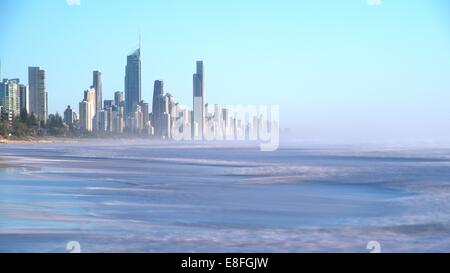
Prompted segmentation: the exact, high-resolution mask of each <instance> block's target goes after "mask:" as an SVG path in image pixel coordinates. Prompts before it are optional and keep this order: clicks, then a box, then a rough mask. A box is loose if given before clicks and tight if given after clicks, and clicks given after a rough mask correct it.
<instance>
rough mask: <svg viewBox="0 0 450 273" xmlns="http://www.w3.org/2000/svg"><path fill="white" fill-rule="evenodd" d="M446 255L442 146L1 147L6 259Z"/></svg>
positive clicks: (448, 193)
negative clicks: (43, 255)
mask: <svg viewBox="0 0 450 273" xmlns="http://www.w3.org/2000/svg"><path fill="white" fill-rule="evenodd" d="M372 241H375V242H377V244H379V246H380V249H379V250H380V251H382V252H450V149H437V148H434V149H432V148H421V149H420V148H396V147H389V148H386V147H384V148H377V147H372V148H367V147H352V146H324V147H308V146H307V145H303V146H302V145H286V146H282V147H281V148H280V149H279V150H278V151H275V152H261V151H260V150H259V149H258V148H257V147H252V146H251V145H231V144H227V145H225V144H221V145H219V144H216V145H213V144H208V145H206V144H194V143H163V142H150V141H137V140H128V141H126V140H122V141H119V140H117V141H109V140H108V141H85V142H67V143H53V144H9V145H1V146H0V252H32V253H34V252H39V253H40V252H63V253H64V252H69V250H68V249H67V244H68V243H69V242H77V244H79V247H80V251H82V252H295V253H304V252H363V253H364V252H369V250H368V248H367V246H368V243H369V242H372Z"/></svg>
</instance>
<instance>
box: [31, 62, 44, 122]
mask: <svg viewBox="0 0 450 273" xmlns="http://www.w3.org/2000/svg"><path fill="white" fill-rule="evenodd" d="M45 81H46V73H45V70H43V69H41V68H40V67H28V88H29V97H30V100H29V108H30V113H33V114H34V115H35V116H36V117H37V118H38V120H39V121H43V122H47V119H48V105H47V87H46V83H45Z"/></svg>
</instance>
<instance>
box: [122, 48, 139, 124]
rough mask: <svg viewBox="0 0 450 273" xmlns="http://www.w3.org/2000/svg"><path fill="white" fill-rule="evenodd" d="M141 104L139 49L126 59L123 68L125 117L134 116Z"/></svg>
mask: <svg viewBox="0 0 450 273" xmlns="http://www.w3.org/2000/svg"><path fill="white" fill-rule="evenodd" d="M140 102H141V49H140V48H139V49H137V50H136V51H135V52H133V54H131V55H129V56H128V57H127V66H126V68H125V115H126V116H127V117H130V116H132V115H134V112H135V110H136V106H137V105H138V104H139V103H140Z"/></svg>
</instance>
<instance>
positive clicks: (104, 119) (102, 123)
mask: <svg viewBox="0 0 450 273" xmlns="http://www.w3.org/2000/svg"><path fill="white" fill-rule="evenodd" d="M94 120H95V122H94V124H95V126H96V128H95V130H96V131H101V132H106V131H107V130H108V113H107V112H106V111H105V110H100V111H97V114H96V115H95V117H94Z"/></svg>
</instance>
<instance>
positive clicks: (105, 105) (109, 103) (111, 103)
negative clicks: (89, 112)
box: [97, 100, 116, 110]
mask: <svg viewBox="0 0 450 273" xmlns="http://www.w3.org/2000/svg"><path fill="white" fill-rule="evenodd" d="M115 105H116V103H115V101H113V100H104V102H103V109H108V108H110V107H113V106H115ZM97 110H99V109H97ZM100 110H101V109H100Z"/></svg>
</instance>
